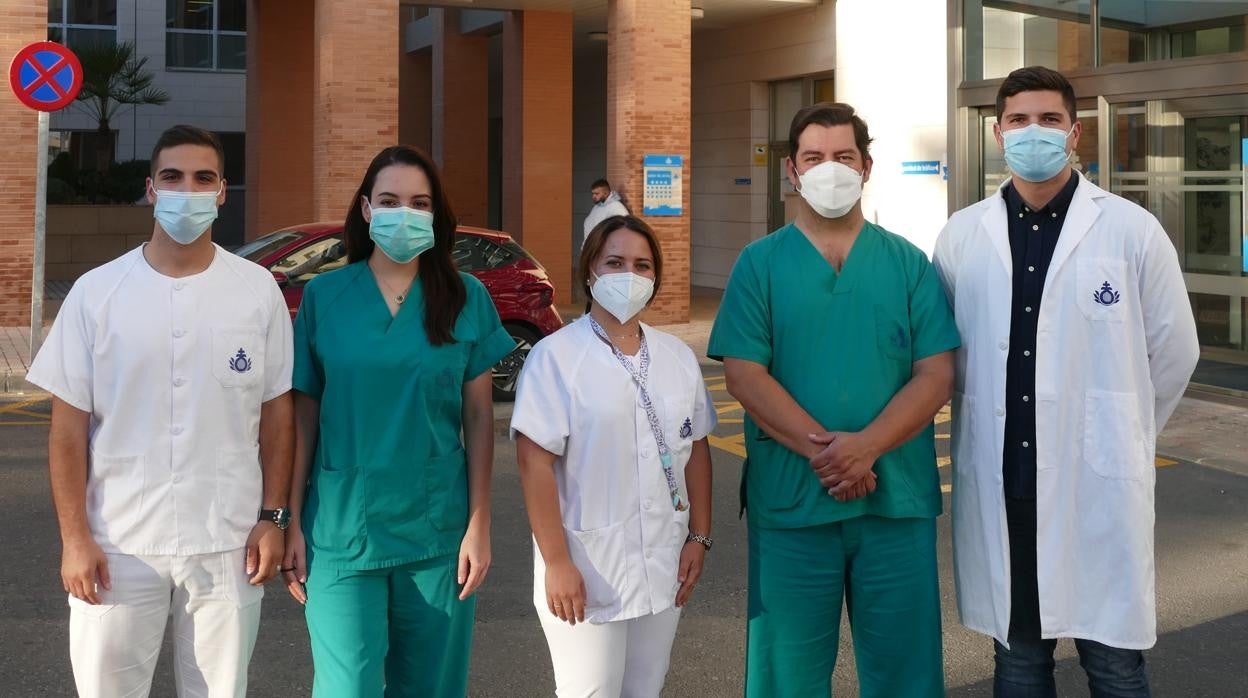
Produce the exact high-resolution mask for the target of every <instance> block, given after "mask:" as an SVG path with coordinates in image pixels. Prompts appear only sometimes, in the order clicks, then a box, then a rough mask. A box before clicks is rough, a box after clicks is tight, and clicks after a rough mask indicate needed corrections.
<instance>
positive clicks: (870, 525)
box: [708, 104, 959, 698]
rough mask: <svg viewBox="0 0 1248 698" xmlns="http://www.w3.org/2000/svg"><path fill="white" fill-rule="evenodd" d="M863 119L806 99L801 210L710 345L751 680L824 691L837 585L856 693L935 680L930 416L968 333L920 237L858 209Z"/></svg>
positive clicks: (730, 305) (799, 172)
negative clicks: (720, 367)
mask: <svg viewBox="0 0 1248 698" xmlns="http://www.w3.org/2000/svg"><path fill="white" fill-rule="evenodd" d="M870 142H871V139H870V136H869V135H868V133H867V126H866V124H865V123H864V122H863V121H862V119H860V118H859V117H858V116H856V115H855V114H854V111H853V108H852V107H850V106H848V105H844V104H817V105H815V106H813V107H808V108H807V109H804V110H802V111H801V112H799V113H798V114H797V116H796V117H795V118H794V120H793V124H792V127H791V129H790V135H789V146H790V157H789V158H788V159H787V160H786V161H785V167H786V170H787V172H788V176H789V179H790V181H791V182H792V184H793V185H794V186H795V187H797V188H798V190H799V191H800V193H801V194H802V203H801V210H800V211H799V212H798V215H797V220H796V222H795V223H794V224H791V225H788V226H785V227H784V228H781V229H780V230H778V231H776V232H774V233H773V234H771V235H770V236H768V237H766V238H764V239H762V240H758V241H756V242H754V243H752V244H751V245H749V246H748V247H747V248H746V249H745V250H744V251H743V252H742V254H741V257H740V258H739V259H738V260H737V263H736V265H735V267H734V268H733V271H732V276H731V278H730V280H729V282H728V288H727V290H726V291H725V293H724V298H723V303H722V305H721V306H720V309H719V315H718V317H717V318H716V321H715V327H714V329H713V331H712V332H711V339H710V346H709V351H708V354H709V355H710V356H711V357H712V358H714V359H719V360H723V361H724V370H725V376H726V378H727V382H728V391H729V392H730V393H732V395H733V396H734V397H735V398H737V399H738V400H740V402H741V404H742V406H744V407H745V410H746V412H747V415H748V416H747V418H746V420H745V436H746V452H747V458H746V467H745V474H744V476H743V480H744V481H743V483H742V505H743V507H744V508H745V510H746V511H747V512H748V522H749V527H748V528H749V546H750V561H749V587H750V589H749V625H748V633H747V638H748V639H747V656H746V665H747V666H746V695H747V696H759V697H763V696H766V697H768V698H772V697H782V696H800V697H803V698H804V697H805V696H813V695H827V694H828V692H829V691H830V688H831V679H832V670H833V667H834V666H835V665H836V655H837V646H838V639H839V638H838V635H839V629H840V613H841V606H842V602H843V601H847V602H848V607H849V614H850V624H851V627H852V629H853V640H854V655H855V659H856V661H857V668H858V677H859V683H860V688H861V694H862V695H863V696H888V697H889V698H904V697H907V696H914V697H916V698H931V697H932V696H940V695H943V694H944V678H943V667H942V659H941V630H940V589H939V583H938V579H937V569H936V524H935V517H936V516H937V515H938V514H939V513H940V510H941V493H940V483H939V477H938V474H937V470H936V467H937V466H936V452H935V431H934V429H933V426H932V418H933V417H934V415H935V414H936V412H937V411H938V410H939V409H940V408H941V406H942V405H944V404H945V403H946V402H947V401H948V399H949V397H950V391H951V389H952V385H953V350H954V349H956V348H957V347H958V345H959V340H958V333H957V329H956V326H955V325H954V322H953V317H952V314H951V313H950V310H949V305H948V302H947V301H946V298H945V295H944V292H943V291H942V287H941V285H940V282H939V279H938V278H937V276H936V273H935V271H934V269H933V268H932V266H931V264H930V262H929V261H928V259H927V257H926V256H925V255H924V254H923V252H922V251H920V250H919V249H918V248H916V247H915V246H914V245H912V244H911V243H909V242H908V241H906V240H905V239H903V238H901V237H899V236H897V235H894V234H892V233H890V232H888V231H886V230H884V229H882V228H880V227H879V226H876V225H872V224H870V223H867V222H866V221H865V220H864V218H863V215H862V207H861V203H860V201H859V198H860V196H861V191H862V184H863V183H864V182H866V181H867V180H868V179H869V177H870V172H871V158H870V155H869V152H868V148H869V145H870Z"/></svg>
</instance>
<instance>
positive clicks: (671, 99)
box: [607, 0, 693, 324]
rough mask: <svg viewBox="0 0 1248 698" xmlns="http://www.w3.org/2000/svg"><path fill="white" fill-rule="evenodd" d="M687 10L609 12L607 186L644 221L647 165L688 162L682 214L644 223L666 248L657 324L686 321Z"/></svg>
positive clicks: (655, 4) (658, 0)
mask: <svg viewBox="0 0 1248 698" xmlns="http://www.w3.org/2000/svg"><path fill="white" fill-rule="evenodd" d="M689 7H690V3H689V0H610V1H609V2H608V4H607V35H608V41H609V44H608V46H607V173H608V175H607V179H608V180H610V182H611V185H612V186H613V187H616V188H618V189H621V190H622V191H623V193H624V194H625V195H626V196H627V198H628V201H629V204H630V206H631V208H632V210H633V212H634V213H636V214H638V215H640V214H641V211H642V205H643V203H644V202H643V191H642V189H643V187H642V168H641V163H642V157H643V156H645V155H647V154H656V155H659V154H662V155H682V156H684V169H683V172H682V179H683V185H684V186H683V208H684V214H683V215H681V216H679V217H670V218H669V217H663V218H650V219H648V220H647V222H648V223H649V224H650V225H651V226H652V227H653V228H654V230H655V232H656V233H658V235H659V239H660V240H661V241H662V243H663V265H664V267H663V289H662V292H661V293H660V294H659V298H658V300H657V301H656V302H655V304H654V305H653V306H651V308H650V310H649V311H648V312H647V314H646V319H647V321H648V322H652V323H656V324H657V323H672V322H687V321H688V320H689V266H690V265H689V254H690V237H689V220H690V216H689V202H690V197H689V194H690V189H691V183H692V178H691V176H690V175H691V174H692V172H693V168H692V163H691V162H690V155H691V153H690V147H689V128H690V108H689V90H690V82H691V79H690V67H689V60H690V59H689V47H690V16H689Z"/></svg>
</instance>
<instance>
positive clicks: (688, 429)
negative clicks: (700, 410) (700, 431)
mask: <svg viewBox="0 0 1248 698" xmlns="http://www.w3.org/2000/svg"><path fill="white" fill-rule="evenodd" d="M690 436H693V422H692V421H690V420H689V418H688V417H686V418H685V423H684V424H682V425H680V438H682V439H687V438H689V437H690Z"/></svg>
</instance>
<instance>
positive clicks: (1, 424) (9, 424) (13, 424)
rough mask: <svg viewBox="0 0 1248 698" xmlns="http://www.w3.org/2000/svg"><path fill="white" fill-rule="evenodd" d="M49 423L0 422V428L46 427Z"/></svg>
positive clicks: (49, 421) (46, 421) (48, 421)
mask: <svg viewBox="0 0 1248 698" xmlns="http://www.w3.org/2000/svg"><path fill="white" fill-rule="evenodd" d="M51 423H52V421H51V420H44V421H42V422H0V427H46V426H47V425H49V424H51Z"/></svg>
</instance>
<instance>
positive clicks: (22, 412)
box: [2, 410, 52, 421]
mask: <svg viewBox="0 0 1248 698" xmlns="http://www.w3.org/2000/svg"><path fill="white" fill-rule="evenodd" d="M2 414H15V415H17V416H19V417H33V418H34V419H42V420H44V421H50V420H51V419H52V416H51V415H47V414H39V413H38V412H31V411H29V410H8V411H6V412H3V413H2Z"/></svg>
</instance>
